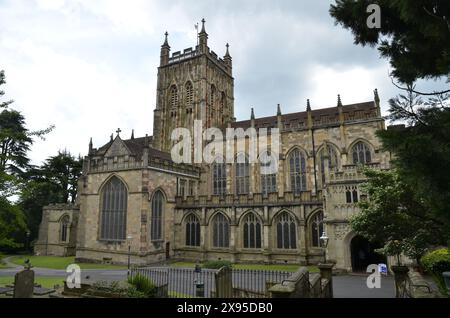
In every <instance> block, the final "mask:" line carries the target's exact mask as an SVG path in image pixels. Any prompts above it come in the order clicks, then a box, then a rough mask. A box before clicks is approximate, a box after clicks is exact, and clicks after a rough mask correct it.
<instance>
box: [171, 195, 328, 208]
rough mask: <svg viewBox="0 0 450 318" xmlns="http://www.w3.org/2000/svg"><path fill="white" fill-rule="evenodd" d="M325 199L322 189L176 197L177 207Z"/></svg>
mask: <svg viewBox="0 0 450 318" xmlns="http://www.w3.org/2000/svg"><path fill="white" fill-rule="evenodd" d="M322 200H323V197H322V191H319V192H318V193H317V194H316V195H314V194H312V192H311V191H302V192H300V193H299V194H295V193H293V192H291V191H286V192H284V194H283V195H282V196H280V195H279V193H269V194H268V195H263V194H261V193H254V194H253V195H247V194H245V195H234V194H227V195H224V196H220V195H210V196H208V195H199V196H186V197H180V196H179V197H176V205H177V208H191V207H197V208H198V207H227V206H234V207H246V206H248V207H255V206H283V205H290V206H292V205H302V204H317V203H321V202H322Z"/></svg>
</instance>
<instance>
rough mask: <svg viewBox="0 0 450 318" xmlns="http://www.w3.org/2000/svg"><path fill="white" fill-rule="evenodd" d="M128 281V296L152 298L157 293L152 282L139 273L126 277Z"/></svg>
mask: <svg viewBox="0 0 450 318" xmlns="http://www.w3.org/2000/svg"><path fill="white" fill-rule="evenodd" d="M128 283H129V284H130V285H131V286H132V288H130V289H129V290H128V296H129V297H134V298H142V297H144V298H154V297H156V294H157V287H156V286H155V284H153V282H152V281H151V280H150V279H149V278H147V277H145V276H143V275H140V274H137V275H135V276H133V277H130V278H129V279H128Z"/></svg>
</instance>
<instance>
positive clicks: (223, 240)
mask: <svg viewBox="0 0 450 318" xmlns="http://www.w3.org/2000/svg"><path fill="white" fill-rule="evenodd" d="M212 224H213V246H214V247H229V246H230V224H229V222H228V219H227V218H226V217H225V216H224V215H223V214H222V213H218V214H216V216H215V217H214V219H213V221H212Z"/></svg>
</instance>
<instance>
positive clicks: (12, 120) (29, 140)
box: [0, 71, 53, 197]
mask: <svg viewBox="0 0 450 318" xmlns="http://www.w3.org/2000/svg"><path fill="white" fill-rule="evenodd" d="M5 83H6V81H5V73H4V71H0V85H3V84H5ZM4 94H5V92H4V91H0V97H2V96H3V95H4ZM12 103H13V101H12V100H9V101H6V102H1V103H0V108H2V109H3V110H2V111H1V113H0V195H4V196H6V197H8V196H10V195H11V194H13V193H14V191H15V190H16V186H17V185H18V183H19V182H20V179H21V178H22V176H23V173H24V171H25V170H26V169H27V168H29V162H30V159H29V158H28V151H29V150H30V146H31V145H32V144H33V137H39V138H41V139H44V136H45V135H46V134H47V133H49V132H50V131H51V130H52V129H53V126H51V127H49V128H47V129H44V130H38V131H29V130H28V129H27V128H26V126H25V118H24V116H23V115H22V114H21V113H20V112H18V111H16V110H13V109H10V108H9V106H10V105H11V104H12Z"/></svg>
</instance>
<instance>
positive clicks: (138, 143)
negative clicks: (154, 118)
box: [94, 136, 171, 160]
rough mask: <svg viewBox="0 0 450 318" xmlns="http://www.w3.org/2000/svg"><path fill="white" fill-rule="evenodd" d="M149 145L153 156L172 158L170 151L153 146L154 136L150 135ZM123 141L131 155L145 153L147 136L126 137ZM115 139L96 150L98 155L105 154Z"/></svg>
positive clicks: (137, 156) (150, 153) (137, 155)
mask: <svg viewBox="0 0 450 318" xmlns="http://www.w3.org/2000/svg"><path fill="white" fill-rule="evenodd" d="M147 138H148V145H147V146H148V147H149V155H150V157H151V158H159V159H163V160H171V156H170V153H167V152H162V151H159V150H157V149H155V148H152V147H151V144H152V141H153V137H152V136H148V137H147ZM122 141H123V142H124V143H125V145H126V146H127V148H128V150H130V152H131V155H133V156H135V157H136V158H141V157H142V154H143V153H144V148H145V137H139V138H134V139H125V140H123V139H122ZM113 142H114V141H109V142H108V143H107V144H105V145H103V146H101V147H100V148H98V149H97V151H95V153H94V154H95V155H96V156H103V155H105V153H106V152H107V151H108V149H109V147H110V146H111V144H112V143H113Z"/></svg>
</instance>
